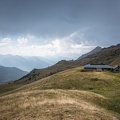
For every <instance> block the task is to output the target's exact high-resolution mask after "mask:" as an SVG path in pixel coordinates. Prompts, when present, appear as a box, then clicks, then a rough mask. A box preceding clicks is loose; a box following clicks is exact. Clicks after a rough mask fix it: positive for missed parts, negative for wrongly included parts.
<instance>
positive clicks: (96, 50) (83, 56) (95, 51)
mask: <svg viewBox="0 0 120 120" xmlns="http://www.w3.org/2000/svg"><path fill="white" fill-rule="evenodd" d="M100 50H102V48H101V47H99V46H97V47H96V48H94V49H93V50H92V51H90V52H88V53H86V54H83V55H82V56H80V57H79V58H78V60H80V59H82V58H86V57H87V56H89V55H91V54H94V53H97V52H99V51H100Z"/></svg>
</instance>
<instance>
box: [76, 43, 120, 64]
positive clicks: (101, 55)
mask: <svg viewBox="0 0 120 120" xmlns="http://www.w3.org/2000/svg"><path fill="white" fill-rule="evenodd" d="M119 57H120V44H118V45H116V46H111V47H108V48H103V49H102V50H100V51H99V52H97V53H94V54H91V55H89V56H87V57H86V58H83V59H80V60H77V61H76V62H77V63H79V65H85V64H87V63H94V64H96V63H97V64H100V63H104V64H111V63H112V62H113V61H115V60H117V59H118V58H119ZM117 64H120V63H119V61H118V63H117Z"/></svg>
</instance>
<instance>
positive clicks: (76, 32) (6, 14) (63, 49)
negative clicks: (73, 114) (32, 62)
mask: <svg viewBox="0 0 120 120" xmlns="http://www.w3.org/2000/svg"><path fill="white" fill-rule="evenodd" d="M118 43H120V0H0V54H14V55H27V56H64V57H71V58H75V57H76V56H78V57H79V56H80V55H81V54H83V53H86V52H88V51H89V50H92V49H93V48H94V47H95V46H101V47H106V46H110V45H114V44H118Z"/></svg>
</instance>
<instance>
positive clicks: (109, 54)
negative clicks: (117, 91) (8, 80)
mask: <svg viewBox="0 0 120 120" xmlns="http://www.w3.org/2000/svg"><path fill="white" fill-rule="evenodd" d="M119 57H120V45H119V44H118V45H116V46H111V47H108V48H103V49H102V50H100V51H99V52H97V53H94V54H91V55H89V56H87V57H86V58H82V59H80V60H75V61H66V60H62V61H59V62H58V63H57V64H55V65H53V66H50V67H47V68H44V69H33V70H32V71H31V72H30V73H29V74H28V75H26V76H24V77H22V78H21V79H19V80H18V81H15V82H16V84H28V83H30V82H33V81H36V80H38V79H41V78H45V77H47V76H50V75H52V74H55V73H57V72H60V71H64V70H67V69H70V68H74V67H77V66H82V65H85V64H88V63H94V64H96V63H97V64H100V63H104V64H111V63H112V62H113V61H115V60H117V59H118V58H119ZM117 64H118V65H119V64H120V63H119V61H118V62H117Z"/></svg>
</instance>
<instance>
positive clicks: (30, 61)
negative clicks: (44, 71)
mask: <svg viewBox="0 0 120 120" xmlns="http://www.w3.org/2000/svg"><path fill="white" fill-rule="evenodd" d="M55 63H56V60H51V59H46V58H42V57H23V56H18V55H15V56H14V55H0V65H2V66H6V67H17V68H19V69H21V70H24V71H31V70H32V69H34V68H45V67H48V66H50V65H53V64H55Z"/></svg>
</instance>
